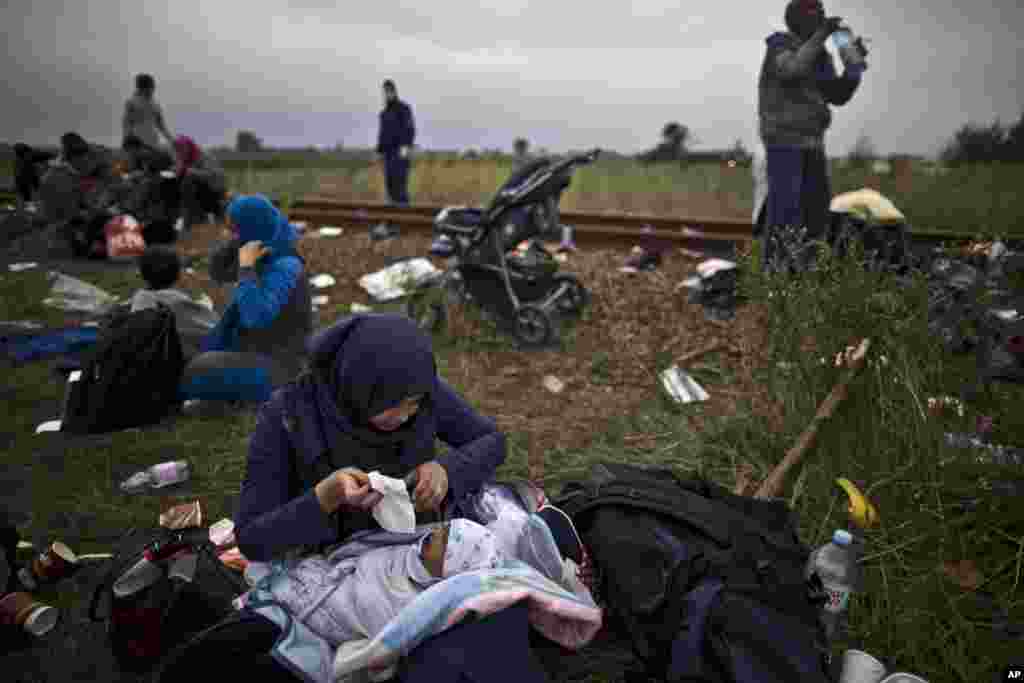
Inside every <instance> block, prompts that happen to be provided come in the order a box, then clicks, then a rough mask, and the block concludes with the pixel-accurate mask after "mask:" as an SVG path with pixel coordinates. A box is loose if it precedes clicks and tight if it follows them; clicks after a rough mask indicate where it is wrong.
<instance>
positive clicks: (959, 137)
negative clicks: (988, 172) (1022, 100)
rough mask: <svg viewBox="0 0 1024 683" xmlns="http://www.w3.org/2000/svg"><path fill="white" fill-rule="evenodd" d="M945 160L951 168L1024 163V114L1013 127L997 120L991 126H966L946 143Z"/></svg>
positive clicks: (944, 149)
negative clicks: (966, 164)
mask: <svg viewBox="0 0 1024 683" xmlns="http://www.w3.org/2000/svg"><path fill="white" fill-rule="evenodd" d="M942 160H943V161H945V162H947V163H951V164H960V163H968V164H970V163H983V162H992V161H1004V162H1005V161H1010V162H1022V161H1024V112H1022V113H1021V116H1020V120H1018V121H1017V123H1015V124H1013V125H1011V126H1004V125H1003V124H1002V123H1000V122H999V120H998V119H996V121H995V122H993V123H992V125H990V126H984V125H979V124H975V123H967V124H964V125H963V126H961V127H960V129H959V130H958V131H957V132H956V133H954V134H953V137H952V139H950V141H949V142H948V143H946V146H945V147H944V148H943V150H942Z"/></svg>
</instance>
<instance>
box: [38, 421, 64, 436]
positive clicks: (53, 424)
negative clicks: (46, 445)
mask: <svg viewBox="0 0 1024 683" xmlns="http://www.w3.org/2000/svg"><path fill="white" fill-rule="evenodd" d="M61 424H62V421H61V420H49V421H47V422H44V423H43V424H41V425H39V426H38V427H36V434H45V433H46V432H59V431H60V427H61Z"/></svg>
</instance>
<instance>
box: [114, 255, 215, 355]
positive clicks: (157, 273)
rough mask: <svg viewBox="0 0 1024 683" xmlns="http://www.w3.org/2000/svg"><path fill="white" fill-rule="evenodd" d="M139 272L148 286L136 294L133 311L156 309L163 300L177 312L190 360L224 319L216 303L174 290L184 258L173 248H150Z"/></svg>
mask: <svg viewBox="0 0 1024 683" xmlns="http://www.w3.org/2000/svg"><path fill="white" fill-rule="evenodd" d="M139 273H140V274H141V275H142V279H143V280H144V281H145V282H146V288H145V289H140V290H138V291H137V292H135V295H134V296H133V297H132V301H131V305H132V312H135V311H140V310H142V309H145V308H155V307H156V305H157V304H158V303H162V304H164V305H165V306H167V307H168V308H170V309H171V311H173V312H174V320H175V322H176V323H177V326H178V334H179V336H180V337H181V346H182V350H183V351H184V352H185V360H186V362H187V361H189V360H191V359H192V358H194V357H195V356H196V355H198V353H199V347H200V345H201V344H202V342H203V340H204V339H205V338H206V337H207V336H208V335H209V334H210V332H211V331H213V328H214V327H216V326H217V321H218V320H219V319H220V318H219V316H218V315H217V313H216V312H215V311H214V310H213V308H212V306H211V307H207V306H204V305H203V304H201V303H199V302H197V301H193V300H192V297H190V296H189V295H188V294H186V293H185V292H183V291H181V290H180V289H174V285H175V284H177V282H178V276H179V275H180V274H181V259H179V258H178V254H177V252H175V251H174V249H172V248H170V247H165V246H153V247H148V248H147V249H146V251H145V252H144V253H143V254H142V256H140V257H139Z"/></svg>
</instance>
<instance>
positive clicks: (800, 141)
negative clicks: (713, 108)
mask: <svg viewBox="0 0 1024 683" xmlns="http://www.w3.org/2000/svg"><path fill="white" fill-rule="evenodd" d="M785 20H786V26H787V27H788V28H789V31H788V32H777V33H773V34H772V35H770V36H768V38H767V40H766V42H767V50H766V52H765V57H764V62H763V63H762V65H761V76H760V79H759V82H758V94H759V98H758V100H759V101H758V114H759V118H760V135H761V140H762V142H763V143H764V147H765V151H766V161H767V179H768V194H767V199H766V203H765V210H764V215H763V226H764V227H763V230H766V231H768V232H769V234H771V231H775V230H778V229H780V228H782V227H791V228H801V227H806V228H807V237H808V238H809V239H821V238H822V237H823V233H824V230H825V227H826V226H827V223H828V207H829V202H830V201H831V188H830V187H829V179H828V158H827V157H826V155H825V131H826V130H827V129H828V127H829V125H830V124H831V122H832V113H831V111H830V109H829V107H830V105H831V106H842V105H845V104H846V103H847V102H849V101H850V99H851V98H852V97H853V94H854V92H856V90H857V87H858V86H859V85H860V81H861V75H862V74H863V72H864V69H865V68H866V66H865V65H864V64H863V63H850V64H846V65H845V70H844V73H843V75H842V76H838V75H837V74H836V70H835V65H834V64H833V62H832V57H831V55H829V53H828V51H827V50H826V49H825V41H826V40H827V39H828V38H829V36H831V35H832V34H833V33H834V32H835V31H836V30H837V29H838V28H839V27H840V24H841V21H842V20H841V19H840V18H839V17H829V18H826V17H825V10H824V7H823V6H822V4H821V2H820V0H791V1H790V2H789V4H787V6H786V13H785ZM858 46H859V47H860V48H861V50H863V43H862V42H859V41H858ZM755 230H756V231H757V232H758V234H760V233H761V231H762V227H761V226H760V225H758V226H756V227H755ZM769 247H770V245H766V248H765V249H763V250H762V254H763V257H764V262H765V264H767V263H768V262H769V260H770V259H771V258H772V256H773V254H772V253H770V252H771V251H772V249H770V248H769Z"/></svg>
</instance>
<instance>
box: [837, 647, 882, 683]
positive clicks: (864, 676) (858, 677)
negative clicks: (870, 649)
mask: <svg viewBox="0 0 1024 683" xmlns="http://www.w3.org/2000/svg"><path fill="white" fill-rule="evenodd" d="M884 676H885V665H884V664H882V663H881V662H880V661H878V660H877V659H875V658H874V657H872V656H871V655H869V654H868V653H867V652H864V651H863V650H847V651H846V652H845V653H843V674H842V676H840V677H839V683H881V681H882V678H883V677H884Z"/></svg>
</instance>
